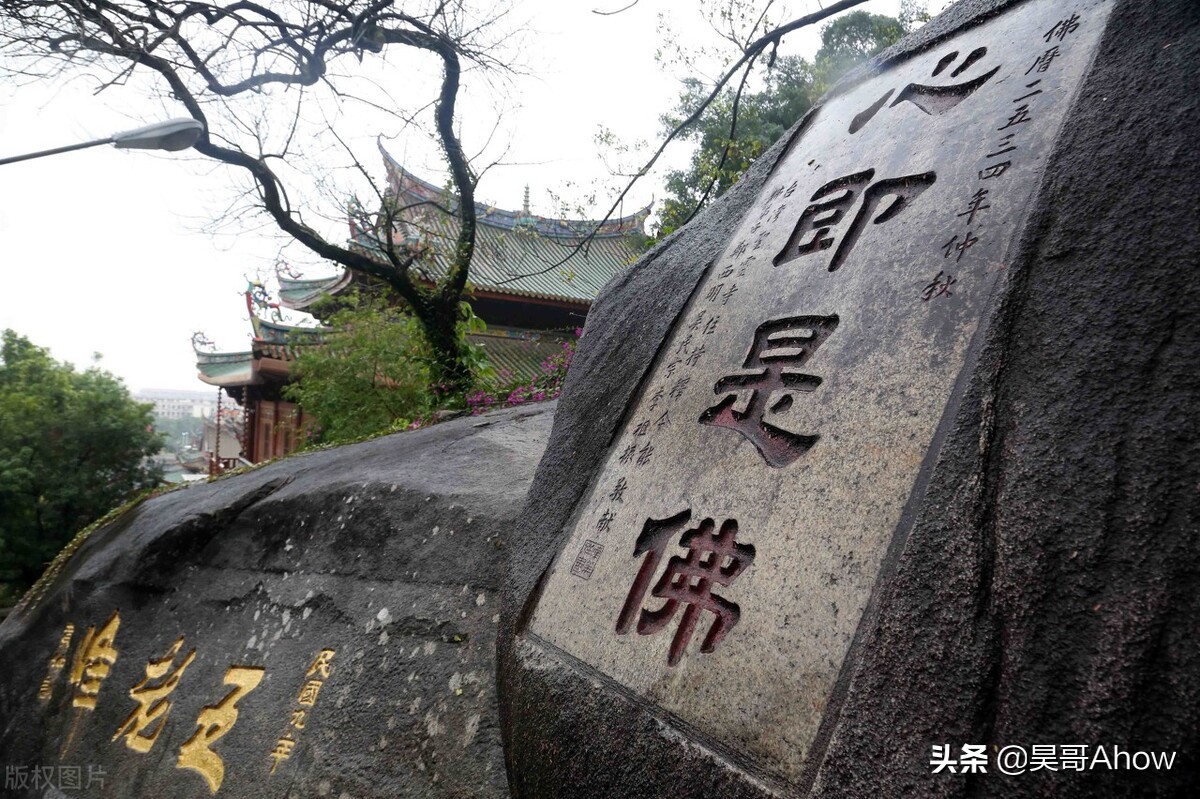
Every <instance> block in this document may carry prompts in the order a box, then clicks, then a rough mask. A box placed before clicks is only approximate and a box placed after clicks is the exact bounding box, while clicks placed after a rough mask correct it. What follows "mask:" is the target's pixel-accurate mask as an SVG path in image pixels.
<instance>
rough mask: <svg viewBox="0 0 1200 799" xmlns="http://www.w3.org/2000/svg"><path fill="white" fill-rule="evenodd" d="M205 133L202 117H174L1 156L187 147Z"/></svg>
mask: <svg viewBox="0 0 1200 799" xmlns="http://www.w3.org/2000/svg"><path fill="white" fill-rule="evenodd" d="M202 132H204V125H202V124H201V123H200V122H199V121H198V120H195V119H191V118H187V119H171V120H167V121H166V122H156V123H154V124H153V125H146V126H144V127H140V128H135V129H134V130H126V131H123V132H121V133H114V134H113V135H111V136H109V137H108V138H107V139H96V140H94V141H86V142H83V143H82V144H69V145H67V146H66V147H55V148H54V149H52V150H41V151H39V152H36V153H26V154H25V155H14V156H12V157H10V158H0V166H3V165H4V164H15V163H16V162H17V161H28V160H29V159H31V158H42V157H43V156H47V155H57V154H58V153H68V152H70V151H71V150H82V149H84V148H86V147H95V146H97V145H100V144H111V145H113V146H114V147H118V148H120V149H122V150H134V149H137V150H169V151H175V150H186V149H187V148H188V147H191V146H192V145H193V144H195V143H196V140H197V139H199V138H200V134H201V133H202Z"/></svg>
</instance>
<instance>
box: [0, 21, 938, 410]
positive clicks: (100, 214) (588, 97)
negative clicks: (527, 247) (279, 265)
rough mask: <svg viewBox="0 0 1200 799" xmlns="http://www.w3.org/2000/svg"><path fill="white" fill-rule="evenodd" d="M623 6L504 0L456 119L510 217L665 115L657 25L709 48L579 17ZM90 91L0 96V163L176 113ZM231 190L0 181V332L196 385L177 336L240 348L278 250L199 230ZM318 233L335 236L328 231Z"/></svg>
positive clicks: (270, 234) (148, 175)
mask: <svg viewBox="0 0 1200 799" xmlns="http://www.w3.org/2000/svg"><path fill="white" fill-rule="evenodd" d="M624 5H627V0H584V1H583V2H563V1H562V0H526V2H520V3H518V4H517V7H516V13H515V15H514V18H513V22H514V24H516V23H519V22H521V21H522V20H525V21H526V25H525V27H526V28H527V29H528V32H527V33H526V34H525V36H524V38H523V39H522V40H521V41H520V43H519V51H520V52H519V55H520V57H521V59H522V60H523V61H524V64H523V71H524V72H526V73H528V74H527V76H524V77H516V78H514V79H512V80H511V81H510V82H509V83H508V85H507V86H502V87H499V88H497V87H494V86H482V85H476V86H472V87H471V88H470V90H469V93H468V95H467V96H466V97H465V98H464V101H463V103H462V104H461V105H460V117H461V118H462V120H463V123H462V124H463V135H464V140H465V143H466V145H467V149H468V151H471V152H474V151H475V150H477V149H479V148H481V147H482V146H483V144H484V143H485V142H488V139H489V135H490V134H491V130H492V126H493V120H494V119H495V118H496V115H497V114H496V108H495V106H496V105H497V104H499V105H501V106H503V108H502V113H501V119H502V124H501V128H500V129H499V130H498V131H497V132H496V134H495V135H492V136H491V141H490V143H489V155H490V156H491V157H492V158H494V157H496V154H497V153H498V152H500V151H502V150H505V149H506V150H507V152H506V153H505V155H504V159H505V161H507V162H511V163H513V164H514V165H512V166H498V167H495V168H493V169H491V170H489V171H488V172H487V173H486V175H485V176H484V178H483V180H482V181H481V183H480V186H479V190H478V195H479V197H480V198H481V199H484V200H487V201H489V202H492V203H494V204H496V205H498V206H500V207H505V208H519V207H520V205H521V201H522V194H523V191H524V186H525V185H526V184H529V185H530V187H531V192H530V193H531V200H532V203H531V204H532V208H533V211H534V213H539V214H542V215H553V214H555V213H556V211H557V210H558V209H557V208H556V207H555V206H554V204H553V200H552V196H551V194H550V192H555V193H557V194H560V195H563V196H565V197H566V198H567V199H569V200H571V201H572V202H578V201H581V200H582V198H583V196H584V192H583V191H582V188H586V187H588V186H590V185H591V184H592V183H593V182H595V181H604V180H606V181H608V182H610V183H611V182H612V179H611V177H610V175H609V174H608V172H607V170H606V168H605V166H604V164H602V163H601V159H600V158H599V157H598V155H597V148H596V145H595V144H594V142H593V140H594V137H595V135H596V133H597V131H598V129H599V128H600V127H601V126H605V127H607V128H609V129H611V130H612V131H613V132H614V133H615V134H616V135H617V136H619V137H621V139H622V140H625V141H629V142H632V141H635V140H637V139H646V140H649V141H655V140H656V137H657V135H658V134H659V132H660V131H659V123H658V117H659V115H660V114H661V113H662V112H664V111H665V110H668V109H669V108H671V107H672V106H673V104H674V102H675V100H676V98H677V97H678V94H679V83H678V80H679V78H680V77H682V73H676V74H670V70H666V69H664V67H663V66H661V65H660V64H659V63H657V62H656V61H655V53H656V51H657V50H658V49H659V47H660V46H661V43H662V42H661V40H660V38H659V34H658V19H659V15H660V14H667V15H668V16H669V18H670V20H671V26H672V28H673V29H674V30H676V31H677V32H678V33H679V35H680V36H681V37H682V38H684V39H686V40H689V41H706V42H709V43H711V42H713V37H712V34H711V32H710V31H708V30H707V29H706V28H705V26H704V24H703V23H702V22H701V21H700V20H699V17H698V16H697V15H696V14H695V11H694V9H693V6H694V4H693V3H689V2H681V0H640V2H638V3H637V4H636V5H635V6H633V7H632V8H630V9H628V10H627V11H624V12H622V13H621V14H617V15H614V16H601V15H597V14H594V13H592V9H593V8H599V9H602V10H611V9H615V8H620V7H621V6H624ZM929 5H930V6H931V7H934V8H940V7H941V6H942V5H943V3H942V2H941V1H940V0H933V1H932V2H930V3H929ZM898 6H899V0H873V2H870V3H868V4H867V5H866V6H865V7H866V9H867V10H870V11H872V12H876V13H887V14H892V15H895V13H896V12H897V10H898ZM817 7H818V4H817V2H816V0H807V1H805V0H798V1H797V2H792V3H791V4H790V10H791V11H792V12H793V14H792V16H791V17H788V18H789V19H790V18H793V17H795V16H799V15H801V14H803V13H805V12H807V11H810V10H814V9H816V8H817ZM818 42H819V39H818V32H817V30H816V29H810V30H808V31H802V32H799V33H797V34H793V35H792V36H790V37H789V38H788V40H787V47H786V50H785V51H784V52H788V53H799V54H802V55H805V56H808V57H811V56H812V54H813V53H814V52H815V51H816V49H817V46H818ZM396 49H399V48H396ZM420 72H421V70H420V68H417V67H414V68H412V69H410V68H408V67H407V65H406V63H405V62H404V60H402V59H399V58H392V59H390V60H389V62H388V64H387V65H384V66H383V67H382V68H381V69H379V70H378V71H377V72H376V73H375V74H376V75H377V76H378V80H379V81H380V82H381V83H382V84H385V88H389V89H391V88H393V85H392V82H394V88H395V91H396V92H397V93H401V92H402V91H412V90H414V87H415V89H419V90H424V91H428V90H429V89H426V88H425V87H428V86H430V84H429V83H428V82H424V83H422V82H420V79H419V78H417V79H414V74H417V75H419V74H420ZM467 79H468V81H469V80H471V77H470V76H468V78H467ZM401 87H403V88H401ZM93 88H94V84H92V83H89V82H87V81H84V80H78V81H72V82H69V83H66V84H57V85H44V84H43V85H34V86H23V87H20V88H14V87H12V86H2V87H0V156H4V155H15V154H18V153H22V152H28V151H32V150H37V149H43V148H48V147H54V146H59V145H62V144H69V143H73V142H76V141H82V140H87V139H93V138H99V137H104V136H107V135H109V134H111V133H113V132H115V131H118V130H124V129H128V128H132V127H137V126H138V125H141V124H145V123H146V122H151V121H157V120H159V119H165V118H169V117H173V116H183V115H184V113H183V112H182V109H181V108H178V107H173V106H171V105H170V103H167V102H163V101H160V100H149V99H147V97H146V94H145V87H144V85H138V84H137V83H136V82H135V83H134V84H131V85H130V86H127V87H116V88H113V89H109V90H107V91H105V92H103V93H102V94H100V95H99V96H93V94H92V89H93ZM432 89H433V90H436V84H434V85H433V86H432ZM350 127H363V126H362V125H355V126H350ZM350 133H351V135H352V136H353V137H354V140H355V146H356V150H357V151H358V152H364V154H363V155H362V156H360V157H362V159H363V161H364V163H365V165H366V166H367V167H368V168H369V169H370V170H372V171H373V172H374V173H375V175H376V176H381V175H382V172H383V167H382V162H381V159H380V158H379V156H378V155H377V154H374V153H370V152H369V149H370V148H371V147H372V146H373V140H374V136H375V135H376V133H377V131H374V130H359V129H355V130H351V131H350ZM387 146H388V147H389V150H390V151H391V152H392V154H393V155H395V156H396V157H397V158H398V159H400V160H401V161H402V162H404V163H406V165H408V166H409V168H410V169H411V171H414V172H417V173H418V174H423V175H426V176H427V177H428V178H429V179H431V180H433V181H434V182H441V180H442V176H441V175H439V174H438V173H437V172H436V169H437V167H438V163H437V161H436V158H435V157H434V156H433V154H432V151H431V150H430V149H429V148H428V146H427V145H426V144H425V143H423V142H420V141H417V140H415V139H414V140H412V141H406V140H396V141H393V142H390V143H388V144H387ZM364 148H365V149H364ZM687 155H688V151H687V149H686V145H683V146H679V147H677V148H676V152H675V153H674V154H673V155H672V156H671V162H672V163H676V164H678V163H681V162H682V161H683V160H684V159H686V157H687ZM652 177H653V176H652ZM568 181H570V182H571V183H572V184H574V185H573V186H569V185H568ZM243 185H244V180H242V179H241V178H240V177H238V176H237V175H236V174H235V173H234V172H233V171H232V170H230V169H227V168H224V167H219V166H214V165H212V164H211V163H210V162H206V161H204V160H203V159H200V158H198V157H195V156H189V155H187V154H186V153H185V154H157V153H156V154H151V153H146V152H136V151H134V152H125V151H117V150H115V149H113V148H111V147H108V146H105V147H99V148H93V149H89V150H83V151H79V152H75V153H68V154H64V155H58V156H53V157H49V158H45V159H38V160H34V161H29V162H24V163H20V164H12V165H7V166H2V167H0V328H12V329H14V330H16V331H17V332H19V333H21V334H22V335H25V336H27V337H28V338H29V339H31V340H32V341H33V342H34V343H36V344H39V345H41V346H46V347H49V348H50V350H51V352H52V354H53V355H54V356H55V357H56V358H59V359H61V360H67V361H70V362H72V363H74V364H75V365H76V366H78V367H84V366H87V365H89V364H90V362H91V358H92V354H93V353H97V352H98V353H100V354H101V355H102V356H103V358H102V360H101V365H102V366H103V367H104V368H106V369H108V370H110V371H111V372H113V373H115V374H116V375H118V376H120V377H121V378H123V379H124V380H125V382H126V384H127V385H128V387H129V388H130V389H131V390H134V391H137V390H141V389H152V388H175V389H191V390H204V389H206V388H207V387H206V386H205V384H203V383H201V382H200V381H199V380H198V379H197V378H196V368H195V359H194V357H193V354H192V349H191V341H190V337H191V334H192V333H193V332H194V331H197V330H202V331H204V332H205V333H206V334H207V335H208V336H209V338H210V339H212V340H213V341H214V342H216V344H217V345H218V347H219V348H220V349H222V350H242V349H246V348H248V338H249V323H248V320H247V315H246V310H245V306H244V302H243V300H242V296H241V295H242V291H243V290H244V288H245V278H246V276H252V275H254V274H255V273H258V272H261V273H263V274H270V273H271V272H272V266H273V264H274V262H275V259H276V257H277V256H278V254H279V251H280V245H281V244H282V243H283V242H282V240H281V239H280V238H279V237H278V236H277V235H276V234H275V233H274V231H273V230H271V229H270V228H267V227H264V226H263V224H262V223H261V221H256V220H255V219H254V218H253V217H252V215H251V214H247V213H243V212H241V211H239V213H238V214H237V215H236V217H235V218H234V219H232V220H230V219H228V218H226V221H225V222H224V224H222V225H220V226H217V225H214V224H213V222H212V220H214V219H216V218H218V217H221V216H222V212H223V210H224V209H226V208H227V207H229V206H230V204H231V203H234V204H235V205H236V200H237V196H238V192H239V188H238V187H239V186H243ZM656 193H657V194H658V195H659V196H661V195H662V190H661V186H660V184H659V183H658V182H657V180H656V179H652V180H647V181H644V184H643V185H640V186H639V187H637V188H636V189H635V190H634V192H633V194H632V196H631V202H629V203H628V204H627V205H626V208H625V212H626V213H629V212H631V211H633V210H634V209H636V208H638V207H641V206H642V205H645V204H646V203H648V202H649V201H650V199H651V197H652V196H653V195H654V194H656ZM241 207H242V208H244V204H243V205H242V206H241ZM605 210H607V205H605V206H604V207H600V206H599V205H597V206H596V207H595V208H593V209H590V212H591V213H594V214H597V215H599V214H603V213H604V211H605ZM330 224H331V225H332V223H330ZM343 229H344V228H343ZM325 232H327V233H328V234H330V235H333V236H335V237H336V236H338V235H344V234H339V233H338V227H337V226H330V227H327V228H325ZM285 256H286V258H287V260H288V261H289V262H291V263H300V264H302V265H303V268H304V270H305V272H306V273H307V274H308V275H310V276H319V275H321V274H330V273H332V272H333V271H334V267H333V266H332V265H328V266H325V267H321V266H320V265H319V263H314V262H312V261H311V259H306V258H305V257H303V255H302V254H300V253H297V252H295V250H294V249H289V250H288V251H287V252H286V253H285Z"/></svg>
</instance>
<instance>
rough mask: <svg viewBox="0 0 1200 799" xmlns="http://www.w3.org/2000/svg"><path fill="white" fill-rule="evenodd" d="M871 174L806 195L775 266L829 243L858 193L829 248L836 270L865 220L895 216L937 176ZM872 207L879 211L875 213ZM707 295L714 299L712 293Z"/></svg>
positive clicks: (856, 175)
mask: <svg viewBox="0 0 1200 799" xmlns="http://www.w3.org/2000/svg"><path fill="white" fill-rule="evenodd" d="M874 177H875V170H874V169H867V170H864V171H862V172H856V173H854V174H851V175H844V176H843V177H840V178H838V179H836V180H831V181H830V182H828V183H826V184H825V185H824V186H822V187H821V188H819V189H817V191H816V192H815V193H814V194H813V196H812V198H811V199H810V203H811V204H810V205H809V206H808V207H807V208H805V209H804V211H803V212H802V213H801V214H800V218H799V219H798V220H797V221H796V227H795V228H794V229H793V230H792V235H791V236H789V237H788V241H787V244H786V245H784V248H783V249H782V250H780V252H779V254H778V255H776V256H775V259H774V261H773V263H774V264H775V266H783V265H784V264H786V263H790V262H791V261H794V260H796V259H797V258H800V257H803V256H805V255H810V254H812V253H814V252H819V251H821V250H827V249H829V248H830V247H832V246H833V243H834V241H835V238H836V237H834V236H831V235H829V232H830V231H831V230H832V229H833V228H834V227H837V226H840V225H841V223H842V221H843V219H844V218H845V217H846V215H847V212H848V211H849V210H850V209H851V208H853V207H854V206H855V204H856V202H857V200H858V196H859V195H860V194H861V195H862V201H861V203H859V204H858V205H859V207H858V212H857V213H856V214H855V215H854V218H853V219H852V220H851V222H850V225H849V227H847V228H846V232H845V235H843V236H842V238H841V242H840V243H839V244H838V246H837V248H836V249H835V250H834V252H833V259H832V260H831V261H830V262H829V271H830V272H834V271H836V270H837V269H838V267H840V266H841V265H842V263H843V262H844V261H845V260H846V256H847V255H849V253H850V250H851V248H853V247H854V244H855V243H856V242H857V241H858V239H859V237H860V236H861V235H862V233H863V230H864V229H865V228H866V226H867V223H868V222H871V223H873V224H876V225H881V224H883V223H884V222H887V221H888V220H890V219H893V218H895V217H896V216H897V215H898V214H899V213H900V212H901V211H903V210H904V209H905V207H907V206H908V204H909V203H911V202H912V201H913V200H915V199H916V198H917V197H919V196H920V195H921V193H922V192H924V191H925V190H926V189H928V188H929V187H930V186H932V185H933V183H934V181H935V180H937V176H936V175H935V174H934V173H933V172H924V173H921V174H917V175H905V176H903V177H898V178H888V179H886V180H879V181H875V182H874V183H872V179H873V178H874ZM889 197H891V198H892V201H891V202H890V203H888V204H887V206H886V207H884V208H883V210H881V211H880V207H881V206H882V204H883V202H884V200H886V199H887V198H889ZM876 211H879V213H878V214H876V213H875V212H876ZM872 217H874V218H872ZM718 289H719V287H718ZM710 294H712V292H710ZM710 299H715V296H713V297H711V298H710Z"/></svg>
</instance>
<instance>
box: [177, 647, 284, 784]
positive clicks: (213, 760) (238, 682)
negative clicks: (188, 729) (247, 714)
mask: <svg viewBox="0 0 1200 799" xmlns="http://www.w3.org/2000/svg"><path fill="white" fill-rule="evenodd" d="M266 671H267V670H266V669H265V668H263V667H261V666H230V667H229V671H227V672H225V684H226V685H232V686H234V688H233V690H232V691H230V692H229V693H228V694H226V695H225V698H224V699H222V700H221V701H220V702H218V703H217V704H215V705H208V706H207V707H205V708H204V709H203V710H201V711H200V716H199V717H198V718H197V719H196V724H197V725H198V727H199V728H198V729H197V730H196V732H195V734H194V735H192V737H191V738H189V739H188V740H187V741H186V742H185V743H184V744H183V746H181V747H179V759H178V760H177V761H176V764H175V767H176V768H190V769H192V770H193V771H198V772H200V776H202V777H204V779H205V781H206V782H207V783H208V788H209V790H210V791H212V792H213V793H216V792H217V790H218V789H219V788H220V787H221V782H222V781H223V780H224V779H225V761H224V760H222V759H221V756H220V755H218V754H217V753H216V752H214V751H213V750H212V749H211V748H210V747H211V746H212V745H213V744H214V743H216V742H217V741H219V740H220V739H221V738H222V737H224V735H225V734H226V733H227V732H229V731H230V730H231V729H233V725H234V724H235V723H237V717H238V711H237V703H238V700H239V699H241V698H242V697H243V696H245V695H246V694H248V693H250V692H251V691H253V690H254V689H255V688H257V687H258V684H259V683H260V682H262V678H263V675H264V674H265V673H266Z"/></svg>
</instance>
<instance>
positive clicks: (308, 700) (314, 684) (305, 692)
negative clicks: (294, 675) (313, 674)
mask: <svg viewBox="0 0 1200 799" xmlns="http://www.w3.org/2000/svg"><path fill="white" fill-rule="evenodd" d="M322 685H323V683H322V682H321V681H320V680H309V681H308V682H306V683H305V684H304V687H303V688H301V689H300V696H298V697H296V702H297V703H298V704H301V705H304V706H305V707H312V706H313V705H315V704H316V703H317V694H319V693H321V686H322Z"/></svg>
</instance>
